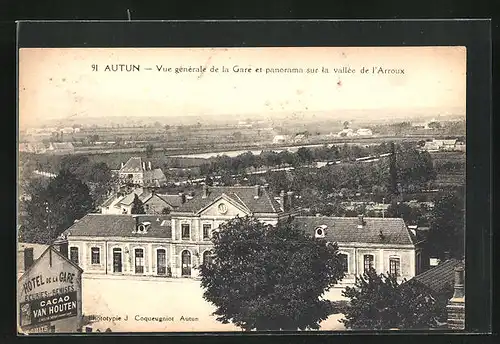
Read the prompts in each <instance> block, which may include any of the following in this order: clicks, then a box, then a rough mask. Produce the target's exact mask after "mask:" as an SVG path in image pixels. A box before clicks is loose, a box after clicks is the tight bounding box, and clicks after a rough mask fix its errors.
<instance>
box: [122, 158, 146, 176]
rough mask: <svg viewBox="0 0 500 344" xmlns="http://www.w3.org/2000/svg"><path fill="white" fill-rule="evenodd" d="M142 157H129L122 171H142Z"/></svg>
mask: <svg viewBox="0 0 500 344" xmlns="http://www.w3.org/2000/svg"><path fill="white" fill-rule="evenodd" d="M142 171H143V168H142V159H141V158H140V157H132V158H130V159H128V161H127V163H126V164H125V165H123V167H122V168H121V169H120V173H129V172H142Z"/></svg>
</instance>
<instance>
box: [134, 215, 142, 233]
mask: <svg viewBox="0 0 500 344" xmlns="http://www.w3.org/2000/svg"><path fill="white" fill-rule="evenodd" d="M132 217H133V218H134V219H135V229H134V232H135V231H136V230H137V227H139V224H140V223H141V221H140V219H139V217H140V216H139V215H133V216H132Z"/></svg>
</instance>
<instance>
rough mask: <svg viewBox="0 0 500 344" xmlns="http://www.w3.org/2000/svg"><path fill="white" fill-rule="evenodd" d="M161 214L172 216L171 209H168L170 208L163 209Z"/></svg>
mask: <svg viewBox="0 0 500 344" xmlns="http://www.w3.org/2000/svg"><path fill="white" fill-rule="evenodd" d="M161 214H162V215H168V214H170V209H168V208H163V209H162V210H161Z"/></svg>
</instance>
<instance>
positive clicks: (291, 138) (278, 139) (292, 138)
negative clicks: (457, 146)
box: [273, 128, 373, 144]
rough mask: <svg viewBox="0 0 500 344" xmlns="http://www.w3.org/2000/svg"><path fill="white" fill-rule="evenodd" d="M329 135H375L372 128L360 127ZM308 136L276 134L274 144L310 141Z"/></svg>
mask: <svg viewBox="0 0 500 344" xmlns="http://www.w3.org/2000/svg"><path fill="white" fill-rule="evenodd" d="M327 136H329V137H335V136H336V137H354V136H360V137H370V136H373V132H372V131H371V129H365V128H360V129H358V130H354V129H349V128H347V129H342V130H341V131H339V132H338V133H337V134H333V133H331V134H329V135H327ZM308 142H309V141H308V137H307V135H305V134H296V135H275V136H274V138H273V144H287V143H308Z"/></svg>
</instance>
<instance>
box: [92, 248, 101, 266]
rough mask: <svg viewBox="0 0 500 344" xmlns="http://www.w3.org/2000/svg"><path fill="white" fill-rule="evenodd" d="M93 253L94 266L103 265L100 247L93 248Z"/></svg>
mask: <svg viewBox="0 0 500 344" xmlns="http://www.w3.org/2000/svg"><path fill="white" fill-rule="evenodd" d="M91 252H92V254H91V255H92V264H101V252H100V250H99V247H92V248H91Z"/></svg>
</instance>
